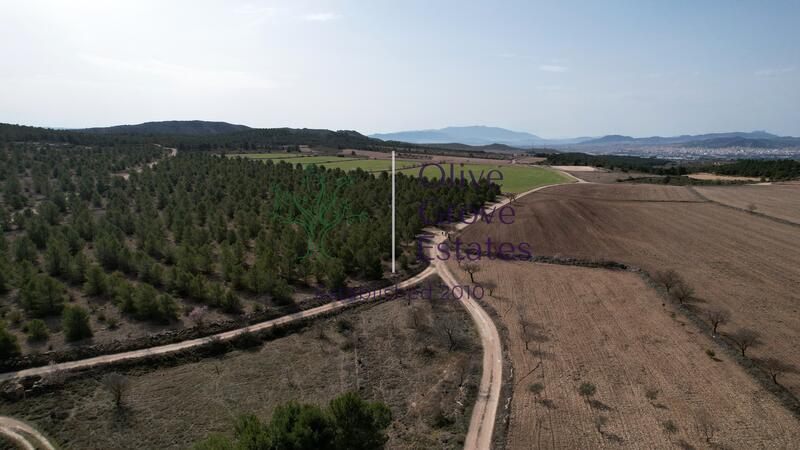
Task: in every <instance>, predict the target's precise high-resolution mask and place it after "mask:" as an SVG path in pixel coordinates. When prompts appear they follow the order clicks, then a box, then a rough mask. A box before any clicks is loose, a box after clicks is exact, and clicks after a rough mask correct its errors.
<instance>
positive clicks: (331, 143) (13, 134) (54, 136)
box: [0, 124, 409, 150]
mask: <svg viewBox="0 0 800 450" xmlns="http://www.w3.org/2000/svg"><path fill="white" fill-rule="evenodd" d="M127 130H128V128H125V126H121V127H112V129H110V130H109V129H106V131H103V132H87V131H86V130H84V131H80V130H54V129H49V128H38V127H28V126H21V125H11V124H0V142H31V141H39V142H61V143H70V144H80V145H117V144H122V145H129V144H149V143H157V144H162V145H166V146H170V147H178V148H180V149H181V150H217V149H256V148H269V147H273V146H278V145H318V146H328V147H334V148H336V147H339V148H360V149H366V148H371V147H378V146H382V147H399V146H401V145H400V143H386V142H383V141H380V140H377V139H372V138H368V137H366V136H364V135H362V134H360V133H358V132H355V131H331V130H315V129H308V128H301V129H296V128H263V129H256V128H248V129H245V130H241V131H235V132H230V133H220V134H208V133H207V134H172V133H168V134H161V133H145V132H143V131H142V130H143V129H138V131H136V132H128V131H127ZM402 145H404V146H409V144H402Z"/></svg>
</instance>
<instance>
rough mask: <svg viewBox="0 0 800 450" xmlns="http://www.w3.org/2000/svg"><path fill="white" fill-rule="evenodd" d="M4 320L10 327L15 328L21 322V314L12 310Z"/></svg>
mask: <svg viewBox="0 0 800 450" xmlns="http://www.w3.org/2000/svg"><path fill="white" fill-rule="evenodd" d="M6 319H8V321H9V322H11V325H14V326H17V325H19V324H20V322H22V313H21V312H19V310H17V309H13V310H11V311H10V312H9V313H8V315H7V316H6Z"/></svg>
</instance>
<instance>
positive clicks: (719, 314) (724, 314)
mask: <svg viewBox="0 0 800 450" xmlns="http://www.w3.org/2000/svg"><path fill="white" fill-rule="evenodd" d="M706 317H708V321H709V322H711V325H712V326H713V327H714V334H717V327H719V326H720V325H722V324H725V323H728V321H729V320H731V313H730V311H728V310H726V309H719V308H715V309H709V310H708V311H706Z"/></svg>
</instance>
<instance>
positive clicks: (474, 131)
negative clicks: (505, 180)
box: [369, 125, 593, 148]
mask: <svg viewBox="0 0 800 450" xmlns="http://www.w3.org/2000/svg"><path fill="white" fill-rule="evenodd" d="M369 137H371V138H375V139H381V140H384V141H401V142H409V143H412V144H465V145H473V146H487V145H492V144H503V145H509V146H512V147H517V148H531V147H536V146H539V147H541V146H545V145H566V144H577V143H580V142H583V141H586V140H590V139H593V138H590V137H586V138H574V139H544V138H541V137H539V136H536V135H535V134H531V133H526V132H523V131H512V130H507V129H505V128H498V127H487V126H483V125H475V126H469V127H446V128H440V129H438V130H415V131H399V132H397V133H378V134H372V135H370V136H369Z"/></svg>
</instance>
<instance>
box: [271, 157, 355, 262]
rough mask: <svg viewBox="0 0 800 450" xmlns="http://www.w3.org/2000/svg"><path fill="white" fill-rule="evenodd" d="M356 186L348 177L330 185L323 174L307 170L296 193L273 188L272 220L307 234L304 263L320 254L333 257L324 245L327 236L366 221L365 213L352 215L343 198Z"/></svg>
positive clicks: (347, 202)
mask: <svg viewBox="0 0 800 450" xmlns="http://www.w3.org/2000/svg"><path fill="white" fill-rule="evenodd" d="M354 182H355V180H354V179H353V178H351V177H349V176H345V177H340V178H337V179H336V180H335V181H334V183H333V184H332V185H331V184H330V183H329V180H328V178H327V176H326V174H325V173H324V172H322V173H314V172H312V171H309V170H306V173H305V174H304V175H303V178H302V179H301V181H300V189H298V190H297V191H295V190H288V189H285V188H282V187H281V186H279V185H277V184H276V185H273V186H272V192H273V195H274V204H273V217H275V218H276V219H278V220H279V221H280V222H281V223H283V224H286V225H290V226H298V227H300V228H302V229H303V231H304V232H305V234H306V240H307V248H308V249H307V251H306V254H305V255H303V256H302V257H300V259H301V260H304V259H308V258H310V257H313V256H315V255H318V254H321V255H323V256H326V257H330V255H328V252H327V248H326V245H325V243H326V240H327V237H328V234H329V233H330V232H331V231H332V230H333V229H334V228H336V227H337V226H339V225H340V224H341V223H342V222H344V223H348V224H349V223H353V222H354V221H360V220H364V219H366V217H367V215H366V213H363V212H362V213H359V214H355V213H353V212H352V210H351V206H350V202H349V201H348V200H347V199H346V198H342V195H341V194H342V190H343V189H344V188H346V187H347V186H350V185H352V184H353V183H354ZM315 191H316V195H314V192H315Z"/></svg>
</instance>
